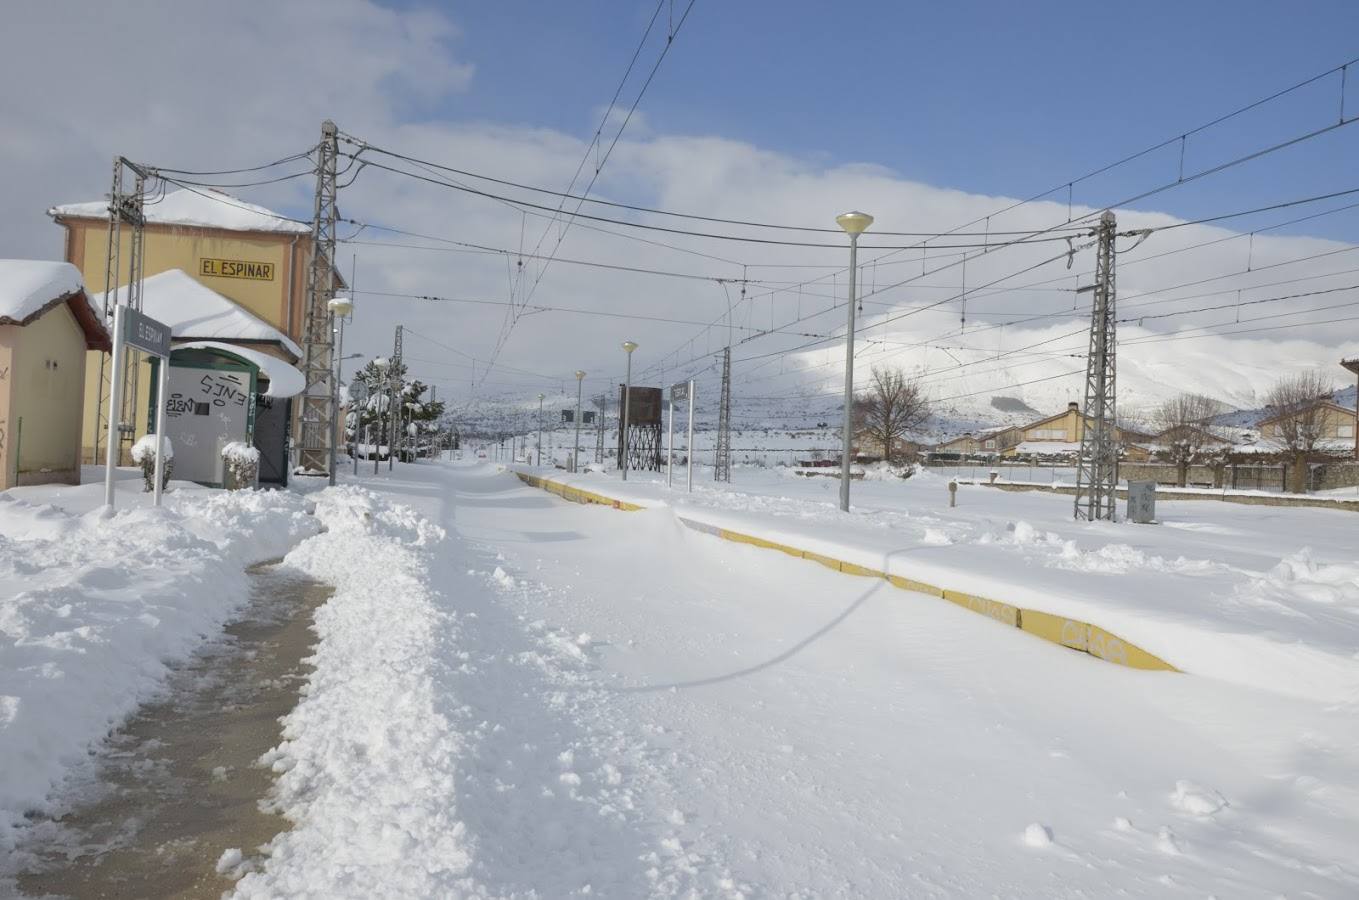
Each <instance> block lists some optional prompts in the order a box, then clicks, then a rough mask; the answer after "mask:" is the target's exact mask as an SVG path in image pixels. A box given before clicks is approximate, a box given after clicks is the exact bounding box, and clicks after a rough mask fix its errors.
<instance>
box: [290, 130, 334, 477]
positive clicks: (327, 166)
mask: <svg viewBox="0 0 1359 900" xmlns="http://www.w3.org/2000/svg"><path fill="white" fill-rule="evenodd" d="M338 155H339V147H338V145H337V142H336V128H335V123H334V122H332V121H330V120H329V119H326V120H325V121H324V122H322V123H321V143H320V144H318V145H317V147H316V196H315V198H314V201H313V216H312V225H311V265H310V267H309V268H308V270H307V315H306V320H305V322H306V324H305V326H304V332H303V335H302V339H303V344H302V346H303V357H302V359H303V363H302V374H303V375H304V376H305V377H306V384H307V386H306V389H305V390H304V391H303V393H302V415H301V425H302V434H301V441H300V443H299V453H298V461H297V471H298V472H299V473H302V474H307V475H327V474H329V473H330V459H331V455H330V450H331V444H332V443H333V442H334V440H335V402H334V393H333V392H332V390H331V379H332V378H334V377H335V376H334V370H333V366H334V359H333V357H334V350H335V343H334V342H335V334H334V324H335V322H334V316H333V315H332V313H331V311H330V308H329V307H328V306H327V304H328V303H329V302H330V300H331V298H332V297H334V296H335V264H334V261H335V219H336V216H337V211H336V206H335V203H336V181H335V161H336V157H337V156H338Z"/></svg>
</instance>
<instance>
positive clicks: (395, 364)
mask: <svg viewBox="0 0 1359 900" xmlns="http://www.w3.org/2000/svg"><path fill="white" fill-rule="evenodd" d="M404 330H405V329H404V328H402V326H400V325H398V326H396V337H395V338H394V339H393V341H392V364H391V368H389V369H388V370H387V371H388V376H387V385H388V387H387V389H388V390H389V391H390V392H391V404H390V406H391V412H390V413H389V414H388V416H387V420H388V423H389V424H390V425H391V441H390V443H389V444H388V447H387V471H388V472H390V471H392V468H393V467H394V466H395V465H396V462H395V460H396V449H397V442H398V441H399V440H400V434H399V432H400V429H401V402H402V401H401V394H402V391H401V374H400V373H401V333H402V331H404Z"/></svg>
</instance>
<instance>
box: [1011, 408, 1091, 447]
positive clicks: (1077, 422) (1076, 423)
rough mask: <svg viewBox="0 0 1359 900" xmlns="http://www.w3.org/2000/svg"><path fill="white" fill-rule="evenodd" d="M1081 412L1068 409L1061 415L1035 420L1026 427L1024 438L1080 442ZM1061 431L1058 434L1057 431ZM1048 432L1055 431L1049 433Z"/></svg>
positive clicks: (1069, 442)
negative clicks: (1040, 420) (1039, 420)
mask: <svg viewBox="0 0 1359 900" xmlns="http://www.w3.org/2000/svg"><path fill="white" fill-rule="evenodd" d="M1083 424H1084V423H1083V422H1082V421H1081V414H1080V413H1079V412H1077V411H1076V410H1074V409H1068V410H1067V411H1066V412H1065V413H1062V414H1061V416H1060V417H1054V418H1052V419H1048V420H1045V421H1042V422H1035V423H1034V424H1033V425H1030V426H1028V427H1026V428H1025V429H1024V440H1026V441H1065V442H1066V443H1068V444H1075V443H1078V442H1079V441H1080V439H1081V431H1082V429H1081V426H1082V425H1083ZM1059 431H1060V432H1061V434H1056V433H1055V432H1059ZM1046 432H1053V433H1052V434H1048V433H1046Z"/></svg>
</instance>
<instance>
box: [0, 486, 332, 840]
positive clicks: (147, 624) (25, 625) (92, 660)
mask: <svg viewBox="0 0 1359 900" xmlns="http://www.w3.org/2000/svg"><path fill="white" fill-rule="evenodd" d="M120 474H121V473H120ZM123 484H128V485H130V486H132V487H134V488H135V487H137V486H138V485H137V483H136V482H123ZM170 487H171V490H170V491H169V492H168V493H167V494H166V495H165V506H163V507H162V508H160V509H156V508H152V507H149V506H145V505H140V504H143V503H149V502H150V501H149V496H150V495H139V494H135V493H124V492H122V491H120V494H122V496H120V497H119V504H120V506H121V508H120V509H119V511H118V512H117V513H116V514H115V515H113V516H112V517H108V518H106V517H104V516H103V515H102V511H101V510H99V509H94V508H92V507H95V506H97V505H98V504H99V503H101V502H102V500H103V485H102V484H97V483H96V484H86V485H83V486H81V487H76V488H64V489H62V490H61V491H60V494H61V496H63V497H64V498H66V499H67V500H70V501H72V503H71V506H72V507H74V508H77V509H79V508H81V507H87V508H91V511H89V512H84V513H80V512H71V511H68V510H67V509H62V508H58V507H56V506H52V505H50V504H47V503H42V502H33V501H30V500H23V499H16V495H26V496H29V497H42V496H53V495H55V494H57V493H58V492H57V491H56V490H55V489H52V488H48V487H44V488H41V489H39V488H26V489H18V490H16V491H10V492H6V493H4V494H0V855H3V851H5V850H7V849H9V848H11V847H12V846H13V829H14V828H15V827H17V826H19V825H21V824H22V823H23V821H24V813H25V812H26V811H27V810H31V809H44V808H46V807H47V804H48V803H49V802H50V801H51V799H52V797H53V793H52V792H53V790H54V788H56V787H57V786H58V784H59V782H60V781H61V779H62V778H63V776H65V775H66V774H68V773H69V772H70V771H71V769H72V768H73V767H77V766H80V765H81V764H82V763H87V762H88V760H89V759H90V757H89V755H88V750H89V749H90V748H91V746H92V745H94V744H95V743H96V742H98V741H99V740H101V739H102V738H103V737H104V736H105V735H106V734H107V732H108V730H109V729H110V728H112V727H114V726H116V725H117V724H118V723H119V722H120V721H121V720H122V719H123V717H124V716H126V715H127V714H128V713H129V712H131V711H132V710H133V709H134V708H135V707H136V705H137V703H138V702H139V701H140V700H142V699H144V698H145V697H146V696H147V695H148V694H149V693H150V692H151V691H153V690H154V689H155V688H156V686H157V685H158V684H159V683H160V681H161V680H162V679H163V677H164V675H165V673H166V666H167V664H168V663H170V662H172V661H174V660H176V659H181V658H183V657H184V656H186V655H187V654H188V653H190V652H191V651H192V650H193V649H194V648H195V647H197V646H198V645H199V643H200V642H201V641H202V640H203V639H204V636H205V635H207V634H210V633H212V632H214V631H216V630H217V629H218V628H220V626H221V625H222V623H223V622H224V621H225V620H226V619H227V618H228V617H229V616H230V614H231V613H232V611H233V610H234V609H236V608H237V607H238V606H240V605H242V604H243V603H244V602H245V600H246V599H247V584H246V575H245V573H244V571H243V570H244V567H245V566H246V565H247V564H249V563H252V562H256V561H261V560H264V559H267V558H270V557H273V556H277V555H279V553H281V552H282V551H283V550H284V549H285V548H287V547H288V546H289V545H290V544H292V543H295V542H296V541H297V540H299V539H301V538H302V537H304V536H306V535H309V534H312V533H313V532H315V530H316V523H315V520H314V519H313V518H312V517H311V516H309V515H307V514H306V511H305V502H304V501H303V499H302V498H301V497H299V496H297V495H295V494H289V493H284V492H270V493H263V492H246V491H240V492H231V493H226V492H217V491H206V490H199V489H195V488H196V486H194V485H187V484H186V483H184V482H171V484H170ZM141 497H145V498H146V499H145V500H141V499H140V498H141Z"/></svg>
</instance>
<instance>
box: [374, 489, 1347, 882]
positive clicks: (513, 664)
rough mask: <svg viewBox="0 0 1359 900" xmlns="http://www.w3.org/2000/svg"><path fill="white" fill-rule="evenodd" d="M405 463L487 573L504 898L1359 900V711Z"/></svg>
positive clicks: (462, 800) (417, 498) (476, 759)
mask: <svg viewBox="0 0 1359 900" xmlns="http://www.w3.org/2000/svg"><path fill="white" fill-rule="evenodd" d="M383 476H384V477H382V478H380V479H368V478H365V479H363V483H364V484H366V485H367V486H370V487H372V488H374V489H375V490H378V491H379V492H383V493H386V494H388V495H390V496H391V498H392V499H393V500H396V501H398V502H403V503H409V504H410V505H412V506H414V507H415V508H416V509H418V510H419V511H421V512H422V513H424V514H426V515H428V516H429V517H430V518H431V519H432V520H434V521H435V522H437V523H438V524H441V525H443V526H444V527H445V528H447V529H449V531H450V533H451V534H453V535H455V536H457V537H460V538H461V540H462V542H465V546H464V547H462V548H460V549H459V551H458V552H457V553H456V555H454V556H451V557H450V558H449V560H448V561H447V564H448V567H449V571H448V573H447V574H448V577H449V578H453V577H454V575H455V574H456V576H457V577H458V578H463V579H466V578H472V579H474V580H475V581H476V582H477V583H479V584H480V585H481V586H482V590H481V591H479V592H478V593H479V594H480V595H481V596H480V597H476V598H473V597H464V598H463V599H462V600H459V599H458V598H456V597H454V596H453V595H452V594H450V600H452V601H453V602H457V603H465V604H466V608H465V609H464V610H462V611H463V612H464V613H465V612H466V611H469V610H470V611H472V612H474V614H475V615H474V617H473V624H469V623H468V621H467V619H466V617H465V616H464V619H463V622H462V627H463V628H464V629H467V630H468V633H467V646H468V648H469V652H470V654H471V663H472V665H473V668H474V669H475V671H471V672H469V675H468V677H467V678H466V679H464V680H461V681H459V682H458V683H457V685H456V688H457V690H458V691H459V693H460V694H461V695H462V697H463V699H465V700H466V701H467V704H468V708H469V710H471V713H470V714H469V716H468V717H467V718H466V723H467V725H468V727H469V728H470V731H469V733H468V735H467V737H468V745H469V755H468V758H467V760H466V761H465V763H464V768H463V774H462V776H461V779H462V780H461V782H460V784H459V787H458V794H459V813H458V814H459V817H460V819H461V820H462V821H463V822H464V824H465V825H466V827H467V831H468V837H469V844H470V846H471V847H472V851H471V857H472V860H473V864H472V872H473V874H474V875H475V878H476V881H477V882H478V883H479V884H480V885H482V886H483V888H484V890H486V891H487V892H489V893H493V894H502V895H515V894H520V895H522V894H527V893H528V892H530V891H537V892H539V893H540V894H542V895H551V896H561V895H565V894H570V893H573V892H577V891H584V890H585V889H586V888H587V886H588V887H589V888H590V889H591V890H592V892H593V893H594V894H595V895H596V896H639V895H644V894H652V895H658V896H667V895H676V894H679V893H682V892H684V891H686V890H690V889H692V890H697V891H698V892H700V893H702V894H705V895H714V896H721V895H732V896H736V895H740V894H745V895H752V894H753V895H788V896H810V895H852V896H975V895H980V894H990V893H993V892H994V893H998V894H1001V895H1005V896H1014V895H1025V896H1043V897H1053V896H1071V895H1079V894H1086V895H1096V896H1107V895H1111V894H1113V893H1116V892H1119V891H1123V892H1126V893H1127V894H1129V895H1132V896H1157V897H1166V896H1171V897H1173V896H1195V897H1201V896H1203V895H1205V894H1210V893H1216V894H1218V895H1221V896H1232V897H1251V896H1270V895H1273V894H1276V893H1288V894H1299V893H1305V892H1309V891H1310V892H1312V893H1313V894H1314V895H1316V896H1323V897H1330V896H1335V897H1340V896H1353V895H1354V894H1355V893H1356V891H1359V869H1356V866H1355V864H1354V862H1353V854H1352V847H1353V835H1354V834H1356V833H1359V750H1357V749H1356V748H1359V716H1356V715H1355V712H1356V709H1355V706H1354V704H1340V705H1331V706H1325V705H1321V704H1314V703H1309V702H1306V701H1299V700H1294V699H1287V698H1283V697H1279V696H1275V695H1270V694H1266V693H1264V692H1260V691H1255V690H1252V689H1249V688H1245V687H1239V686H1233V685H1228V684H1224V683H1218V682H1213V681H1210V680H1208V679H1202V678H1195V677H1191V676H1185V675H1174V674H1152V673H1145V672H1135V671H1128V670H1123V669H1119V668H1116V667H1113V666H1108V665H1105V664H1103V663H1101V662H1099V661H1097V660H1094V659H1091V658H1090V657H1087V656H1084V655H1083V654H1078V653H1074V652H1065V651H1062V650H1060V649H1058V648H1054V647H1052V646H1049V645H1046V644H1043V643H1041V642H1038V641H1034V640H1032V639H1030V638H1027V637H1025V636H1024V635H1022V634H1018V633H1015V632H1013V631H1011V630H1009V629H1005V628H1002V627H999V626H997V625H995V624H994V623H991V622H988V621H986V620H984V619H982V618H980V617H977V616H975V615H972V614H970V613H967V612H965V611H963V610H959V609H956V608H953V607H951V606H950V605H949V604H945V603H940V602H938V601H935V600H929V599H926V598H923V597H919V598H916V597H914V596H913V595H910V594H906V593H903V592H901V591H897V590H895V589H892V588H890V587H888V586H886V585H885V584H883V583H881V582H873V581H868V580H863V579H855V578H851V577H847V576H843V575H838V574H835V573H832V572H830V571H829V570H827V569H824V568H822V567H820V566H818V565H816V564H814V563H810V562H805V561H798V560H793V559H789V558H785V557H781V556H780V555H779V554H772V553H768V552H767V551H762V550H759V549H756V548H751V547H742V546H738V545H732V544H728V543H724V542H721V541H718V540H716V539H713V538H710V537H707V536H704V535H700V534H696V533H694V532H691V531H688V530H687V529H684V528H682V527H681V526H679V525H677V523H675V521H674V519H673V515H672V513H671V512H670V511H668V510H664V509H662V510H647V511H642V512H636V513H618V512H614V511H612V510H608V509H603V508H593V507H582V506H577V505H574V504H568V503H565V502H563V501H560V500H558V499H557V498H555V497H551V496H550V495H547V494H545V493H543V492H541V491H536V490H533V489H530V488H527V487H525V486H522V485H520V484H519V483H518V482H517V481H516V480H514V479H513V478H512V477H511V476H508V475H505V474H499V473H497V472H496V471H495V470H494V469H493V468H492V467H489V466H486V465H458V464H452V465H449V464H441V463H422V464H420V465H415V466H400V467H398V468H397V470H396V473H395V474H394V476H391V477H388V476H386V473H385V471H384V473H383ZM455 569H456V573H455ZM916 600H918V602H914V601H916Z"/></svg>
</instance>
